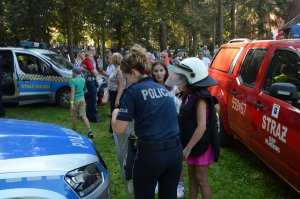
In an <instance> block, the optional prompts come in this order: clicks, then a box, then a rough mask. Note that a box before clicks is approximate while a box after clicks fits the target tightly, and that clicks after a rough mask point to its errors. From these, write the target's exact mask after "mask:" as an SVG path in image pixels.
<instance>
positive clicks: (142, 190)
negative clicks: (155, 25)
mask: <svg viewBox="0 0 300 199" xmlns="http://www.w3.org/2000/svg"><path fill="white" fill-rule="evenodd" d="M146 65H147V54H146V50H145V49H144V48H142V47H141V46H139V45H135V46H133V47H132V48H131V50H130V52H129V54H128V55H127V56H125V58H124V60H123V61H122V62H121V70H122V72H123V75H124V77H125V79H126V80H127V84H129V86H128V87H127V88H126V89H125V90H124V92H123V96H122V99H121V105H120V109H118V108H117V109H115V110H114V111H113V113H112V128H113V130H114V132H115V133H117V134H121V133H124V131H125V129H126V128H127V126H128V123H129V121H132V119H134V130H135V134H136V136H137V137H138V138H137V144H136V145H137V155H136V158H135V161H134V167H133V176H132V178H133V187H134V195H135V199H153V198H155V185H156V183H157V182H159V186H160V188H159V193H158V195H159V198H166V199H174V198H176V190H177V183H178V181H179V176H180V172H181V167H182V166H181V161H182V146H181V142H180V137H179V126H178V122H177V121H178V120H177V112H176V108H175V104H174V100H173V98H172V96H171V94H170V93H169V92H168V90H167V89H166V88H165V87H164V86H162V85H160V84H158V83H156V82H154V81H153V79H152V78H151V77H148V75H147V70H146Z"/></svg>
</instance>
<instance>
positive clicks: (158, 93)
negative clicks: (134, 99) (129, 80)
mask: <svg viewBox="0 0 300 199" xmlns="http://www.w3.org/2000/svg"><path fill="white" fill-rule="evenodd" d="M141 92H142V95H143V98H144V100H147V98H148V96H149V97H150V98H151V99H158V98H162V97H171V94H170V93H169V92H168V91H167V90H166V89H164V88H148V89H143V90H141Z"/></svg>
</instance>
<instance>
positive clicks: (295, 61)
mask: <svg viewBox="0 0 300 199" xmlns="http://www.w3.org/2000/svg"><path fill="white" fill-rule="evenodd" d="M280 82H287V83H291V84H294V85H295V86H296V87H297V89H298V96H299V95H300V58H299V56H298V55H297V54H296V53H294V52H292V51H290V50H277V51H276V52H275V54H274V56H273V59H272V61H271V64H270V67H269V72H268V75H267V78H266V83H265V91H266V92H268V90H269V88H270V86H271V84H273V83H280Z"/></svg>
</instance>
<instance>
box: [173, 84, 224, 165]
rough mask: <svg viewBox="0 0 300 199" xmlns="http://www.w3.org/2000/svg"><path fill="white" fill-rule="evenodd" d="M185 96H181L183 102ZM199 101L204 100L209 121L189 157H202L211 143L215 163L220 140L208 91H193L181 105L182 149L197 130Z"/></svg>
mask: <svg viewBox="0 0 300 199" xmlns="http://www.w3.org/2000/svg"><path fill="white" fill-rule="evenodd" d="M186 97H187V96H183V102H184V101H185V100H186ZM199 99H206V101H207V104H208V109H209V121H208V122H207V123H206V130H205V132H204V134H203V136H202V138H201V139H200V140H199V141H198V143H197V144H196V145H195V146H194V147H193V148H192V150H191V153H190V156H199V155H202V154H203V153H204V152H205V151H206V150H207V148H208V146H209V144H210V143H211V144H212V146H213V149H214V153H215V161H217V160H218V159H219V155H220V138H219V133H218V130H217V118H216V111H215V106H214V100H213V98H212V96H211V94H210V92H209V91H207V90H204V89H197V90H195V91H193V93H192V95H191V96H190V98H189V101H188V102H187V104H182V105H181V107H180V112H179V116H178V118H179V126H180V137H181V142H182V146H183V148H184V147H186V145H187V144H188V142H189V141H190V139H191V138H192V136H193V134H194V132H195V130H196V128H197V114H196V110H197V102H198V100H199Z"/></svg>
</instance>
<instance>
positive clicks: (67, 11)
mask: <svg viewBox="0 0 300 199" xmlns="http://www.w3.org/2000/svg"><path fill="white" fill-rule="evenodd" d="M69 3H70V2H69V1H65V2H64V14H65V19H66V26H67V38H68V52H69V56H70V60H71V62H72V63H74V53H73V48H74V47H73V31H72V29H73V15H72V12H70V11H71V7H70V4H69Z"/></svg>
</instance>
